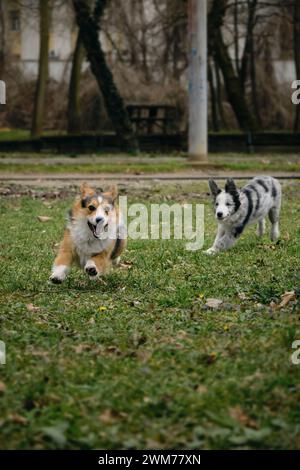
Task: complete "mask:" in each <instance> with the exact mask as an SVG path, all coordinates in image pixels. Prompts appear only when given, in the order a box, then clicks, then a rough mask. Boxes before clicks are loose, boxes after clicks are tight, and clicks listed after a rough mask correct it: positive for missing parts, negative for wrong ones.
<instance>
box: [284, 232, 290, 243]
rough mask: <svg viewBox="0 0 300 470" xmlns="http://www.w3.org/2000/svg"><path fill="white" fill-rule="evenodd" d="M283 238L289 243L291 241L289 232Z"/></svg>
mask: <svg viewBox="0 0 300 470" xmlns="http://www.w3.org/2000/svg"><path fill="white" fill-rule="evenodd" d="M282 238H283V239H284V240H285V241H286V242H288V241H289V239H290V234H289V232H285V234H284V235H283V237H282Z"/></svg>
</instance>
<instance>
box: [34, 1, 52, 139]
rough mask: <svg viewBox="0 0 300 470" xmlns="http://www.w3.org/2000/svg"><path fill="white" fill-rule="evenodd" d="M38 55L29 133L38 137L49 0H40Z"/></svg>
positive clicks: (40, 122)
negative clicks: (36, 78)
mask: <svg viewBox="0 0 300 470" xmlns="http://www.w3.org/2000/svg"><path fill="white" fill-rule="evenodd" d="M39 12H40V57H39V72H38V80H37V86H36V92H35V100H34V112H33V119H32V128H31V135H32V137H38V136H40V135H41V134H42V131H43V122H44V112H45V96H46V88H47V80H48V57H49V23H50V8H49V0H40V3H39Z"/></svg>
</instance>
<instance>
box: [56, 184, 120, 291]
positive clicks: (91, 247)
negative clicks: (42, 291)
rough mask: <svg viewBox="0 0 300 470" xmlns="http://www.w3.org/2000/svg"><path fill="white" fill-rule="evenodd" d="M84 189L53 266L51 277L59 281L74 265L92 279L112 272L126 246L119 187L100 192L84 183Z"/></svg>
mask: <svg viewBox="0 0 300 470" xmlns="http://www.w3.org/2000/svg"><path fill="white" fill-rule="evenodd" d="M80 189H81V194H80V196H79V197H77V198H76V200H75V202H74V205H73V207H72V209H71V210H70V212H69V218H68V222H67V226H66V229H65V232H64V237H63V240H62V242H61V244H60V248H59V252H58V255H57V257H56V259H55V261H54V265H53V268H52V274H51V277H50V279H51V281H52V282H53V283H55V284H60V283H62V282H63V281H64V280H65V279H66V277H67V275H68V273H69V271H70V269H71V266H72V265H73V264H77V265H79V266H80V267H81V268H83V269H84V271H85V272H86V274H87V275H88V276H89V277H90V278H91V279H95V278H97V276H101V275H103V274H106V273H108V272H109V271H110V268H111V266H112V264H118V263H119V260H120V255H121V253H122V252H123V250H124V249H125V246H126V238H125V230H124V226H123V222H122V215H121V214H120V212H119V208H118V206H117V204H116V199H117V196H118V192H117V188H116V187H115V186H114V187H112V188H111V189H110V190H109V191H108V192H102V191H100V192H97V191H96V190H94V189H93V188H91V187H89V186H88V185H87V184H86V183H84V184H83V185H82V186H81V188H80Z"/></svg>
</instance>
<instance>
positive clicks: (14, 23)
mask: <svg viewBox="0 0 300 470" xmlns="http://www.w3.org/2000/svg"><path fill="white" fill-rule="evenodd" d="M10 29H11V31H20V29H21V19H20V12H19V11H18V10H13V11H11V12H10Z"/></svg>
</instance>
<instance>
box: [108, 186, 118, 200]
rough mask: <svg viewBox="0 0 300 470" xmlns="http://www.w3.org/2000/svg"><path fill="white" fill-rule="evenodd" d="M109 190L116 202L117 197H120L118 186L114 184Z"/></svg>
mask: <svg viewBox="0 0 300 470" xmlns="http://www.w3.org/2000/svg"><path fill="white" fill-rule="evenodd" d="M109 192H110V194H111V198H112V200H113V201H114V202H115V200H116V199H117V197H118V195H119V191H118V186H117V185H115V184H114V185H113V186H112V187H111V188H110V190H109Z"/></svg>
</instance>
